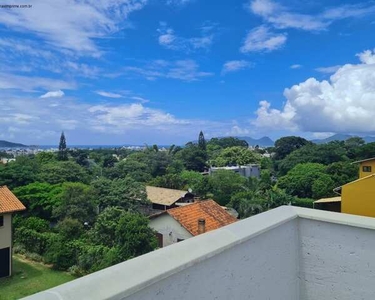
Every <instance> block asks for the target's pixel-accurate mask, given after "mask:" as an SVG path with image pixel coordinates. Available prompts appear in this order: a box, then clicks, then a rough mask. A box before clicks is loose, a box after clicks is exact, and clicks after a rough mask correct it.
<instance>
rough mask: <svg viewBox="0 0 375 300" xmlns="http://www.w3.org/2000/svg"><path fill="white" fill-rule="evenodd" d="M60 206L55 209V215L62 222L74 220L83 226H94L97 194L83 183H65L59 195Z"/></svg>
mask: <svg viewBox="0 0 375 300" xmlns="http://www.w3.org/2000/svg"><path fill="white" fill-rule="evenodd" d="M59 199H60V200H59V201H60V205H59V206H57V207H55V208H54V209H53V214H54V216H55V217H57V218H59V219H60V220H62V219H65V218H72V219H77V220H79V221H80V222H81V223H82V224H83V223H84V222H89V224H92V223H93V222H94V220H95V217H96V207H97V204H96V203H95V202H96V201H95V200H96V199H95V192H94V190H93V189H92V188H91V187H90V186H88V185H85V184H83V183H72V182H69V183H64V184H63V185H62V192H61V194H60V195H59Z"/></svg>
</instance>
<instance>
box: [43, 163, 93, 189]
mask: <svg viewBox="0 0 375 300" xmlns="http://www.w3.org/2000/svg"><path fill="white" fill-rule="evenodd" d="M39 179H40V181H43V182H48V183H50V184H59V183H64V182H82V183H89V181H90V177H89V174H88V173H87V171H86V170H85V169H84V168H82V167H81V166H80V165H78V164H76V163H75V162H72V161H60V162H55V163H47V164H45V165H42V167H41V170H40V174H39Z"/></svg>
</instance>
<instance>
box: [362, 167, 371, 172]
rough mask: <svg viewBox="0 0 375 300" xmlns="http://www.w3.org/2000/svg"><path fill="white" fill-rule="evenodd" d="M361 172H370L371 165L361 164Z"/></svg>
mask: <svg viewBox="0 0 375 300" xmlns="http://www.w3.org/2000/svg"><path fill="white" fill-rule="evenodd" d="M362 170H363V172H371V166H363V168H362Z"/></svg>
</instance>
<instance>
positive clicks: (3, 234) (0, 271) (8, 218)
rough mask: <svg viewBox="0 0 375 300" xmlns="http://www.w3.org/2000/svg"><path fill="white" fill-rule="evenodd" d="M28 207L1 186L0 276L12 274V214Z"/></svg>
mask: <svg viewBox="0 0 375 300" xmlns="http://www.w3.org/2000/svg"><path fill="white" fill-rule="evenodd" d="M25 209H26V207H25V206H24V205H23V204H22V203H21V201H19V200H18V199H17V197H16V196H15V195H14V194H13V193H12V192H11V191H10V190H9V189H8V188H7V187H6V186H1V187H0V277H7V276H10V275H11V274H12V214H13V213H15V212H17V211H22V210H25Z"/></svg>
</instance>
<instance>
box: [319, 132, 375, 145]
mask: <svg viewBox="0 0 375 300" xmlns="http://www.w3.org/2000/svg"><path fill="white" fill-rule="evenodd" d="M351 137H355V135H350V134H334V135H332V136H330V137H327V138H325V139H316V140H312V142H313V143H315V144H326V143H329V142H332V141H346V140H347V139H350V138H351ZM361 138H362V139H363V140H364V141H365V142H366V143H374V142H375V137H374V136H364V137H361Z"/></svg>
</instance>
